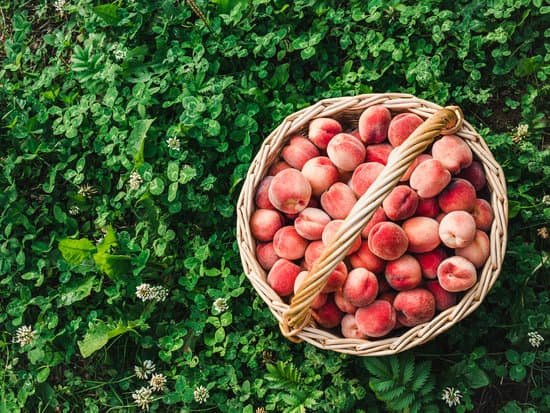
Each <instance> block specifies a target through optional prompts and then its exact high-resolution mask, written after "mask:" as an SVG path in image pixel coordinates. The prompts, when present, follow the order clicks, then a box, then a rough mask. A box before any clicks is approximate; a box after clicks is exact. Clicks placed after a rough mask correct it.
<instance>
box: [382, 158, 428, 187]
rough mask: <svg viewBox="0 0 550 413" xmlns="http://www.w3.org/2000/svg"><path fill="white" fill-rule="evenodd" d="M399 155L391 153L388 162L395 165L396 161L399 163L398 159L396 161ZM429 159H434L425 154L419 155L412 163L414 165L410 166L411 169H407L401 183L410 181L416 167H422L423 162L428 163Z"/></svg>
mask: <svg viewBox="0 0 550 413" xmlns="http://www.w3.org/2000/svg"><path fill="white" fill-rule="evenodd" d="M397 155H398V152H397V151H393V152H391V153H390V156H389V157H388V162H392V163H393V162H394V161H397V160H396V159H394V158H395V157H396V156H397ZM429 159H432V157H431V156H430V155H427V154H425V153H423V154H420V155H418V156H417V157H416V158H415V159H414V161H412V163H411V164H410V165H409V167H408V168H407V170H406V171H405V173H404V174H403V176H402V177H401V179H400V180H399V182H405V181H408V180H409V179H410V178H411V175H412V173H413V172H414V170H415V169H416V167H417V166H418V165H420V164H421V163H422V162H424V161H427V160H429Z"/></svg>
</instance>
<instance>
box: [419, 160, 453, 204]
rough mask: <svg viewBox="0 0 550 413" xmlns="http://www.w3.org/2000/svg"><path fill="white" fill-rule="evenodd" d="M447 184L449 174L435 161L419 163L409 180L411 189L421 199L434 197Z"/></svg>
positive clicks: (449, 180) (449, 179) (449, 177)
mask: <svg viewBox="0 0 550 413" xmlns="http://www.w3.org/2000/svg"><path fill="white" fill-rule="evenodd" d="M449 182H451V174H450V173H449V171H448V170H446V169H445V168H444V167H443V165H442V164H441V162H439V161H438V160H436V159H429V160H426V161H424V162H421V163H420V164H419V165H418V166H417V167H416V168H415V169H414V171H413V172H412V174H411V177H410V179H409V184H410V185H411V188H413V189H416V192H417V193H418V196H420V197H422V198H431V197H434V196H436V195H437V194H439V193H440V192H441V191H442V190H443V188H445V187H446V186H447V185H448V184H449Z"/></svg>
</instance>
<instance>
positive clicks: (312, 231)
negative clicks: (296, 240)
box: [294, 207, 330, 241]
mask: <svg viewBox="0 0 550 413" xmlns="http://www.w3.org/2000/svg"><path fill="white" fill-rule="evenodd" d="M329 222H330V217H329V216H328V215H327V214H326V213H325V211H323V210H322V209H318V208H309V207H308V208H306V209H304V210H303V211H302V212H300V213H299V214H298V217H297V218H296V220H295V221H294V227H295V228H296V231H297V232H298V234H300V236H302V237H303V238H305V239H307V240H310V241H315V240H318V239H321V235H322V234H323V230H324V229H325V226H326V225H327V224H328V223H329Z"/></svg>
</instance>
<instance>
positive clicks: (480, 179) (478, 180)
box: [458, 161, 487, 191]
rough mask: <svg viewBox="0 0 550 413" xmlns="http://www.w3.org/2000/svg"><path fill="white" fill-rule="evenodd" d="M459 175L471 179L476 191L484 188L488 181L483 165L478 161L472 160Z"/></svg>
mask: <svg viewBox="0 0 550 413" xmlns="http://www.w3.org/2000/svg"><path fill="white" fill-rule="evenodd" d="M458 177H459V178H462V179H466V180H467V181H469V182H470V183H471V184H472V185H473V186H474V188H475V189H476V191H480V190H482V189H483V187H484V186H485V184H486V183H487V180H486V178H485V171H484V170H483V165H482V164H481V163H480V162H478V161H472V164H471V165H470V166H468V167H467V168H464V169H463V170H462V171H460V174H459V175H458Z"/></svg>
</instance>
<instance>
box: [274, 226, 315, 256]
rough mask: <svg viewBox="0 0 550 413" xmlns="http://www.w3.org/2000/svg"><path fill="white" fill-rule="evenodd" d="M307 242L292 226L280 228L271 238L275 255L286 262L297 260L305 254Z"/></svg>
mask: <svg viewBox="0 0 550 413" xmlns="http://www.w3.org/2000/svg"><path fill="white" fill-rule="evenodd" d="M307 245H308V242H307V240H306V239H304V238H302V237H301V236H300V234H298V232H297V231H296V228H294V227H293V226H292V225H287V226H286V227H282V228H280V229H279V230H278V231H277V232H276V233H275V236H274V237H273V248H274V249H275V253H276V254H277V255H278V256H279V257H281V258H286V259H287V260H299V259H300V258H302V257H303V256H304V254H305V252H306V248H307Z"/></svg>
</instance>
